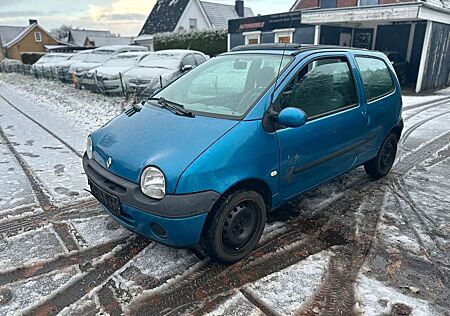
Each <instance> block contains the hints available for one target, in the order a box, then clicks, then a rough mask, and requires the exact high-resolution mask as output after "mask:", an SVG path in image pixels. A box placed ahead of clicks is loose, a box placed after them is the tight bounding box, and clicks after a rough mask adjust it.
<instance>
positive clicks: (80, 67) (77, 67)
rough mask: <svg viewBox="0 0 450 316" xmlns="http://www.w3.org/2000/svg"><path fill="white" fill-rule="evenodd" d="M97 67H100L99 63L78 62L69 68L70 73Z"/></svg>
mask: <svg viewBox="0 0 450 316" xmlns="http://www.w3.org/2000/svg"><path fill="white" fill-rule="evenodd" d="M98 65H100V63H87V62H78V63H75V64H72V65H71V66H70V71H72V72H74V71H75V70H77V71H85V70H88V69H92V68H94V67H97V66H98Z"/></svg>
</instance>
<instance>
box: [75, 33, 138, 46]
mask: <svg viewBox="0 0 450 316" xmlns="http://www.w3.org/2000/svg"><path fill="white" fill-rule="evenodd" d="M86 40H87V41H92V42H94V43H95V44H94V45H95V46H96V47H101V46H110V45H129V44H130V43H131V41H132V40H133V38H132V37H121V36H87V37H86ZM83 44H86V43H83Z"/></svg>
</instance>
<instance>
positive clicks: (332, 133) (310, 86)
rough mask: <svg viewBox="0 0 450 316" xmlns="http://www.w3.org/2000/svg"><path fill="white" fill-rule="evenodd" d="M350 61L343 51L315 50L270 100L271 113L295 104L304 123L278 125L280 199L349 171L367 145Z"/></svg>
mask: <svg viewBox="0 0 450 316" xmlns="http://www.w3.org/2000/svg"><path fill="white" fill-rule="evenodd" d="M354 67H355V66H354V63H353V61H351V60H350V59H349V56H348V55H347V54H346V53H336V54H333V55H330V54H329V53H327V54H324V53H322V54H315V55H313V56H311V57H309V58H308V59H307V60H305V61H304V62H302V63H301V65H299V66H298V67H297V69H298V71H297V72H296V73H295V75H294V77H293V78H292V79H291V81H289V82H288V83H287V85H286V86H285V87H284V89H283V91H282V92H281V93H280V95H279V96H278V98H277V100H276V101H275V102H274V105H273V108H274V110H275V111H278V112H279V111H281V110H282V109H283V108H286V107H298V108H300V109H302V110H303V111H304V112H305V113H306V114H307V116H308V120H307V122H306V124H305V125H303V126H301V127H298V128H284V129H279V130H278V131H277V132H276V133H277V136H278V141H279V148H280V191H281V196H282V198H283V199H289V198H290V197H292V196H294V195H296V194H298V193H300V192H304V191H306V190H308V189H311V188H312V187H314V186H316V185H318V184H320V183H322V182H324V181H326V180H328V179H330V178H332V177H335V176H337V175H339V174H341V173H344V172H345V171H347V170H349V169H351V168H352V167H353V165H354V163H355V161H356V157H357V156H358V154H359V153H361V152H362V151H363V148H362V147H363V145H364V144H365V143H366V138H365V136H366V113H365V110H364V108H363V106H361V104H360V102H359V97H358V90H357V89H356V84H355V79H354V75H353V72H354Z"/></svg>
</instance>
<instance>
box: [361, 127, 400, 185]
mask: <svg viewBox="0 0 450 316" xmlns="http://www.w3.org/2000/svg"><path fill="white" fill-rule="evenodd" d="M397 142H398V140H397V136H396V135H395V134H394V133H390V134H389V135H388V136H387V137H386V139H385V140H384V142H383V144H382V145H381V147H380V150H379V151H378V154H377V156H376V157H375V158H373V159H372V160H370V161H368V162H366V163H365V164H364V169H365V170H366V172H367V174H368V175H369V176H371V177H373V178H375V179H380V178H382V177H384V176H386V175H387V174H388V173H389V171H390V170H391V168H392V166H393V165H394V161H395V156H396V155H397Z"/></svg>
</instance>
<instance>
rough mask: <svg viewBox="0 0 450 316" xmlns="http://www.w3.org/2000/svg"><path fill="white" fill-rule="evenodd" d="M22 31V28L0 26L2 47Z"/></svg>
mask: <svg viewBox="0 0 450 316" xmlns="http://www.w3.org/2000/svg"><path fill="white" fill-rule="evenodd" d="M24 29H25V27H24V26H7V25H0V40H1V44H2V46H5V45H6V44H7V43H9V42H11V41H12V40H13V39H15V38H16V37H17V36H18V35H19V34H20V33H21V32H22V31H23V30H24Z"/></svg>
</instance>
